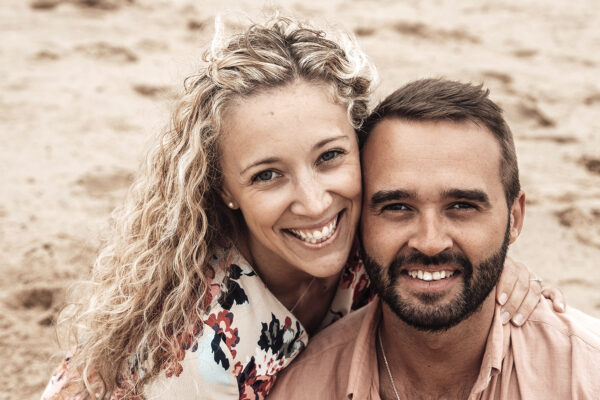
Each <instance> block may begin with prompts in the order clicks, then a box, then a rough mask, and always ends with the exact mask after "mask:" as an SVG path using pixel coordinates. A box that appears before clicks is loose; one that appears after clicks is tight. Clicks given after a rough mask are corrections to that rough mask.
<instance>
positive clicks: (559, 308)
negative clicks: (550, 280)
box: [542, 286, 566, 313]
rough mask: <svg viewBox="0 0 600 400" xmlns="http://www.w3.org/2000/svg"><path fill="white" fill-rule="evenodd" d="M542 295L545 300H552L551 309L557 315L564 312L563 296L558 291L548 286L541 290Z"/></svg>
mask: <svg viewBox="0 0 600 400" xmlns="http://www.w3.org/2000/svg"><path fill="white" fill-rule="evenodd" d="M542 295H543V296H544V297H545V298H547V299H550V300H552V307H553V308H554V311H556V312H559V313H563V312H565V310H566V306H565V304H566V302H565V295H564V294H563V293H562V292H561V291H560V289H558V288H555V287H552V286H548V287H545V288H544V289H543V290H542Z"/></svg>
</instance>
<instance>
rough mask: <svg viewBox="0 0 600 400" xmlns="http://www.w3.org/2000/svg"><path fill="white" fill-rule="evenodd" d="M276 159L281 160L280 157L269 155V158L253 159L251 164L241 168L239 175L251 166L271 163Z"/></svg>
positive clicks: (276, 160)
mask: <svg viewBox="0 0 600 400" xmlns="http://www.w3.org/2000/svg"><path fill="white" fill-rule="evenodd" d="M278 161H281V159H280V158H277V157H269V158H264V159H262V160H258V161H255V162H253V163H252V164H250V165H248V166H247V167H246V168H244V169H243V170H242V172H240V175H244V173H245V172H246V171H248V170H249V169H250V168H252V167H256V166H258V165H263V164H272V163H275V162H278Z"/></svg>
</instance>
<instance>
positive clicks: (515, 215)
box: [510, 191, 525, 244]
mask: <svg viewBox="0 0 600 400" xmlns="http://www.w3.org/2000/svg"><path fill="white" fill-rule="evenodd" d="M524 219H525V193H523V191H520V192H519V195H518V196H517V198H516V199H515V201H514V202H513V205H512V207H511V209H510V243H511V244H512V243H514V242H515V240H517V238H518V237H519V234H520V233H521V229H522V228H523V220H524Z"/></svg>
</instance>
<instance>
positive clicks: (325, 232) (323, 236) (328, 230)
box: [284, 211, 343, 248]
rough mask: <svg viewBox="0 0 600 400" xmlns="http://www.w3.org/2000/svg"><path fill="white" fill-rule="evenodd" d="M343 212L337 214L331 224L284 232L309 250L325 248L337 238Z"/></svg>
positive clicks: (290, 229) (289, 229) (291, 229)
mask: <svg viewBox="0 0 600 400" xmlns="http://www.w3.org/2000/svg"><path fill="white" fill-rule="evenodd" d="M342 213H343V211H341V212H339V213H338V214H336V216H335V217H334V218H332V219H331V220H330V221H329V222H327V223H325V224H323V225H319V224H317V225H316V227H310V228H288V229H284V232H286V233H288V234H291V236H293V237H295V238H297V239H299V240H301V241H302V242H303V243H304V244H306V245H307V247H308V248H323V247H324V246H326V245H328V244H330V243H331V242H333V241H334V240H335V238H337V235H336V233H337V232H338V229H337V228H338V225H339V224H338V222H339V220H340V218H341V215H342Z"/></svg>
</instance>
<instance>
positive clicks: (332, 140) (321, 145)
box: [313, 135, 349, 150]
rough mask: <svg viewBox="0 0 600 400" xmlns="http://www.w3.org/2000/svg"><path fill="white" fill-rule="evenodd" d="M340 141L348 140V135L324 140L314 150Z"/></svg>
mask: <svg viewBox="0 0 600 400" xmlns="http://www.w3.org/2000/svg"><path fill="white" fill-rule="evenodd" d="M340 139H345V140H348V139H349V137H348V135H338V136H333V137H329V138H327V139H323V140H321V141H320V142H318V143H317V144H315V145H314V146H313V150H316V149H319V148H321V147H323V146H325V145H327V144H328V143H331V142H335V141H336V140H340Z"/></svg>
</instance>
